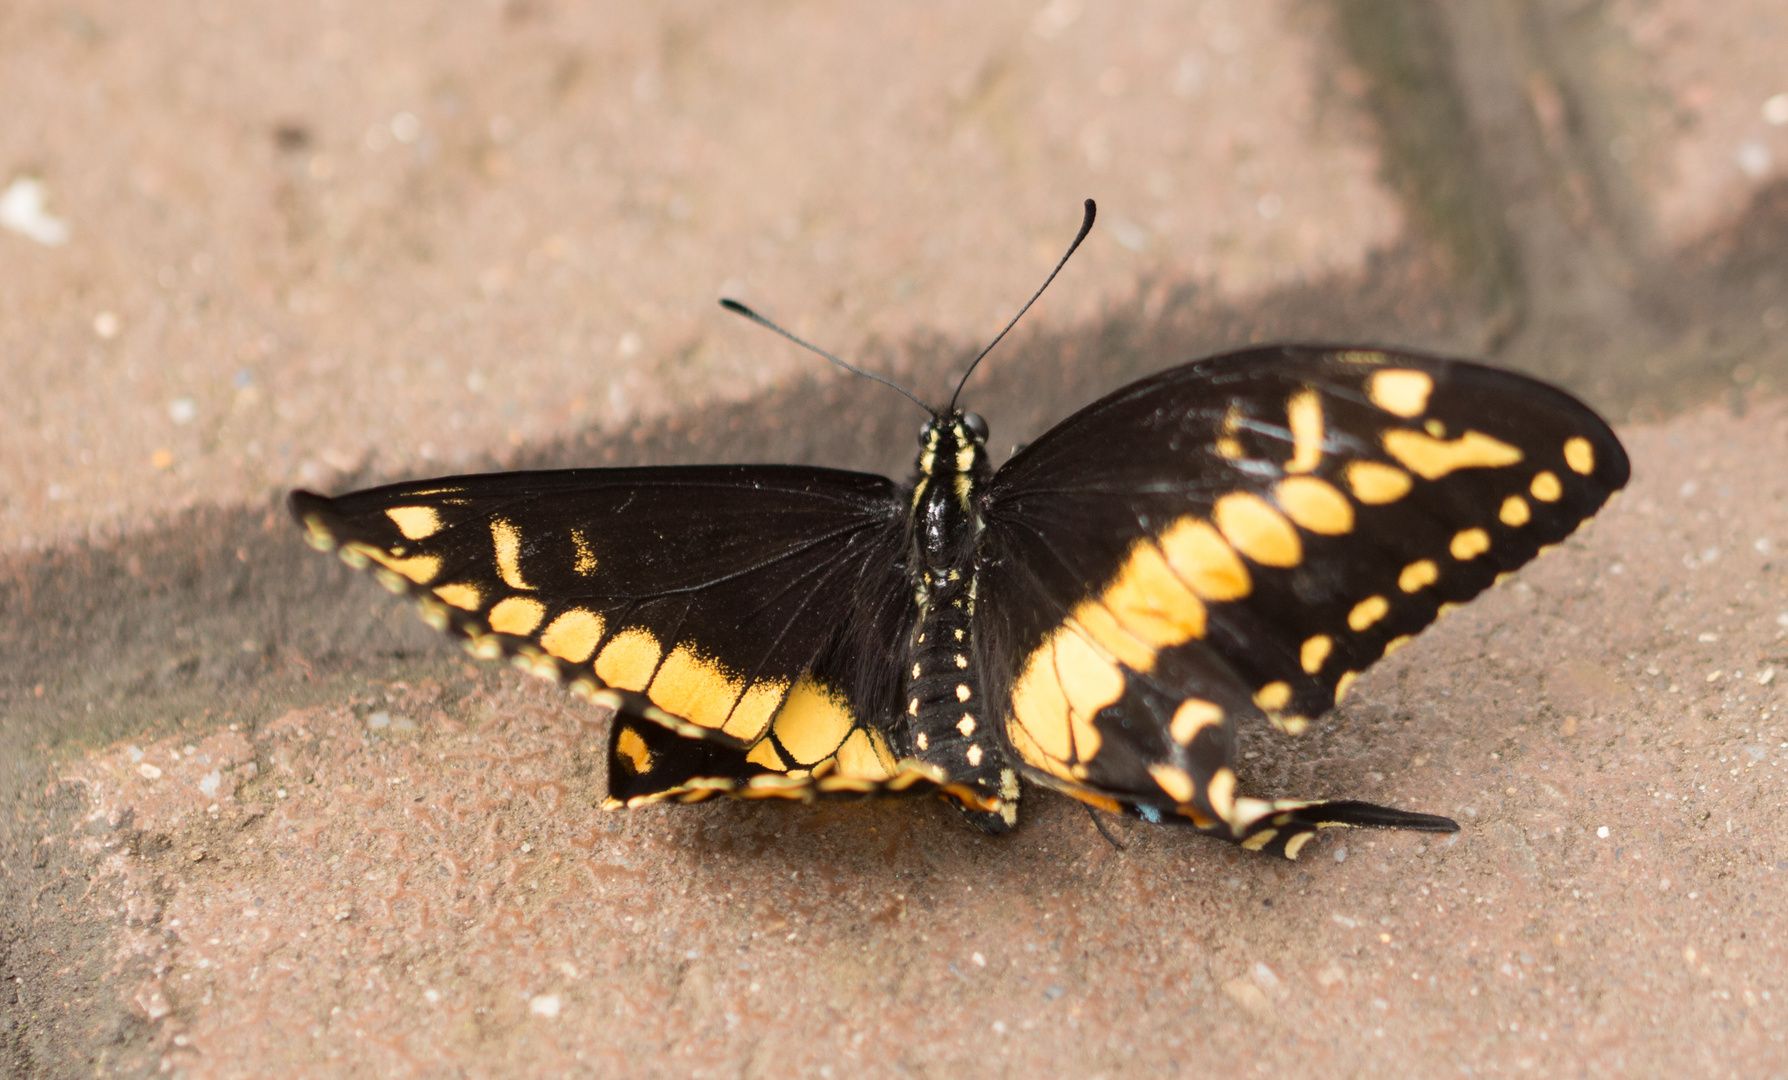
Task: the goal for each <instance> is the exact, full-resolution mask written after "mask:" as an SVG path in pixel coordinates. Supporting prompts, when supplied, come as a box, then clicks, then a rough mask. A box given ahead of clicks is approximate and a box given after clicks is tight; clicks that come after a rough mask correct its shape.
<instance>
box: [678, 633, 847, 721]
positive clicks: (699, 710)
mask: <svg viewBox="0 0 1788 1080" xmlns="http://www.w3.org/2000/svg"><path fill="white" fill-rule="evenodd" d="M742 689H744V688H743V686H741V685H740V683H739V680H737V679H729V678H727V676H726V672H724V671H722V670H721V668H720V665H719V664H717V663H715V662H714V661H713V660H710V659H708V658H707V657H705V656H701V655H698V654H697V653H696V651H695V650H694V649H691V648H690V647H689V646H687V645H679V646H677V647H676V648H675V649H672V650H671V653H670V655H669V656H667V657H665V658H664V663H663V664H661V665H659V668H658V673H657V674H656V675H654V676H653V677H652V688H651V689H650V690H648V691H647V696H648V697H650V698H651V699H652V703H653V704H654V705H657V706H658V707H659V708H661V709H663V710H664V711H665V712H668V713H670V714H672V715H673V716H681V717H682V718H683V719H685V720H688V721H689V722H690V723H692V724H700V725H701V726H702V727H705V728H717V727H719V726H720V725H722V724H724V723H726V718H727V716H728V715H730V714H731V713H732V711H733V703H734V702H736V701H738V700H739V693H740V691H741V690H742ZM783 745H784V746H786V745H788V744H787V743H786V742H785V743H784V744H783ZM833 745H834V746H836V745H837V744H836V743H834V744H833Z"/></svg>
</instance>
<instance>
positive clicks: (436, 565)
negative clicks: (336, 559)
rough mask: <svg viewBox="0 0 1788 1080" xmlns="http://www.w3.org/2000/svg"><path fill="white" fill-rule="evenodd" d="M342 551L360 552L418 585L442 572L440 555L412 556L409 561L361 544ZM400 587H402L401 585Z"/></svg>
mask: <svg viewBox="0 0 1788 1080" xmlns="http://www.w3.org/2000/svg"><path fill="white" fill-rule="evenodd" d="M342 550H343V551H344V552H359V553H360V554H362V555H365V556H366V557H367V558H369V559H371V560H372V561H374V562H376V563H378V564H379V565H380V566H383V567H385V568H387V569H390V570H395V571H397V572H398V573H400V574H402V575H403V576H404V577H407V578H409V579H410V580H411V581H414V582H415V583H416V584H418V585H427V584H428V583H429V582H431V581H433V580H434V579H435V575H436V574H439V573H440V572H441V557H440V556H439V555H412V556H410V557H409V558H407V559H401V558H398V557H397V556H396V555H393V554H391V553H390V552H388V551H385V550H383V549H381V548H376V547H374V546H372V545H371V544H361V543H353V544H349V545H348V546H347V547H345V548H343V549H342ZM361 565H362V566H364V565H365V564H364V563H362V564H361ZM399 585H400V587H401V583H399Z"/></svg>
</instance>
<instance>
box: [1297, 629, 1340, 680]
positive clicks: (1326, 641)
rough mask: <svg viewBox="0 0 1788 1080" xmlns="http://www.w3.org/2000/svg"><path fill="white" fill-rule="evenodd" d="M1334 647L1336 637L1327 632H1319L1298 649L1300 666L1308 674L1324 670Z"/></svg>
mask: <svg viewBox="0 0 1788 1080" xmlns="http://www.w3.org/2000/svg"><path fill="white" fill-rule="evenodd" d="M1334 647H1335V639H1334V638H1331V637H1329V636H1328V635H1327V634H1317V635H1316V636H1315V637H1313V638H1310V639H1309V640H1307V641H1305V642H1304V644H1303V647H1302V648H1300V649H1298V666H1299V667H1301V668H1303V669H1304V674H1306V675H1314V674H1316V673H1317V672H1319V671H1321V670H1322V665H1323V664H1325V663H1327V662H1328V659H1329V652H1330V651H1331V650H1332V649H1333V648H1334Z"/></svg>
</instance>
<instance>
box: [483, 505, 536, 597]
mask: <svg viewBox="0 0 1788 1080" xmlns="http://www.w3.org/2000/svg"><path fill="white" fill-rule="evenodd" d="M490 536H491V544H492V547H493V548H495V551H496V556H497V574H498V576H500V577H501V578H502V579H503V584H505V585H507V586H509V587H510V588H511V589H532V588H533V587H534V586H532V585H529V584H528V583H527V582H526V581H524V580H522V572H521V530H520V529H518V528H516V527H515V526H514V525H513V524H511V523H510V522H508V521H505V520H503V519H502V518H493V519H492V520H491V523H490Z"/></svg>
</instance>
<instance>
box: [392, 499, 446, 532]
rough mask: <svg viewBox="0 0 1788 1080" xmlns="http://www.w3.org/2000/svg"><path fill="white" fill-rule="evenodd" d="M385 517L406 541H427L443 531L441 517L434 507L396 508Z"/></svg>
mask: <svg viewBox="0 0 1788 1080" xmlns="http://www.w3.org/2000/svg"><path fill="white" fill-rule="evenodd" d="M385 516H386V517H388V518H390V519H391V521H392V523H393V524H394V525H396V526H397V531H398V532H400V533H403V534H404V539H405V540H426V539H428V538H429V537H431V536H433V535H434V534H435V533H437V532H440V531H441V515H440V514H439V513H437V512H436V511H435V508H434V507H432V506H394V507H392V508H391V509H389V510H387V511H385Z"/></svg>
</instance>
